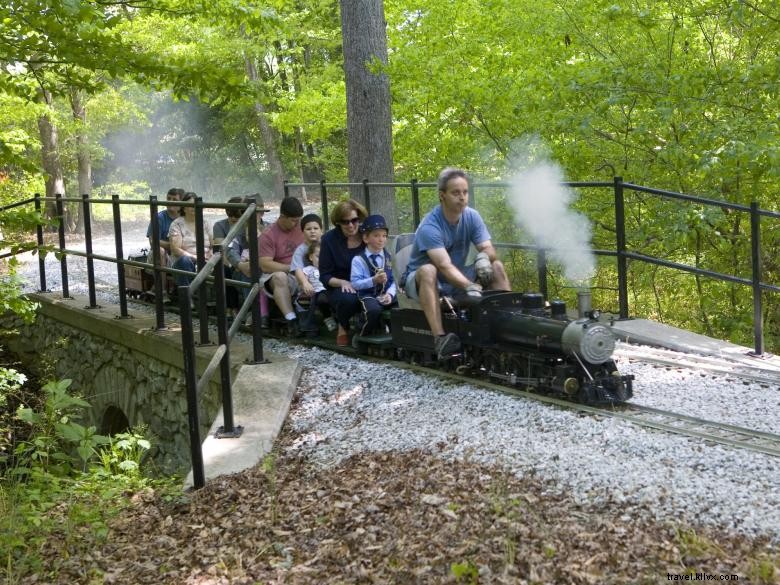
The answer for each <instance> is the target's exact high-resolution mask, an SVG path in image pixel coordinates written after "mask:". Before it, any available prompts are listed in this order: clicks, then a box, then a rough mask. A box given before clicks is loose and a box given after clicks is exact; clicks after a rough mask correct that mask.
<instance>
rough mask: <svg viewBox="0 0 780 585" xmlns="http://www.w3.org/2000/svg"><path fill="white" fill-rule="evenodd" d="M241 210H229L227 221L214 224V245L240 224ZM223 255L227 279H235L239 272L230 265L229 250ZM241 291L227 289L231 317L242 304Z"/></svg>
mask: <svg viewBox="0 0 780 585" xmlns="http://www.w3.org/2000/svg"><path fill="white" fill-rule="evenodd" d="M243 202H244V198H243V197H231V198H230V199H228V203H243ZM241 213H242V210H241V209H235V208H229V209H226V210H225V215H227V217H226V218H225V219H220V220H219V221H218V222H216V223H214V228H213V232H214V233H213V236H214V240H213V244H214V245H217V244H220V243H221V242H222V240H224V239H225V236H227V235H228V232H229V231H230V229H231V228H232V227H233V226H234V225H235V224H236V222H238V220H239V219H240V218H241ZM238 237H240V234H239V236H236V238H234V240H236V239H238ZM223 253H224V254H225V259H224V268H225V278H230V279H235V277H236V275H235V274H234V272H237V270H235V269H234V267H233V265H232V264H231V263H230V258H231V256H230V254H229V253H228V250H224V251H223ZM238 299H239V291H238V289H236V288H235V287H234V286H230V285H228V286H226V287H225V305H226V308H227V311H228V315H229V316H235V314H236V311H237V310H238V308H239V306H240V303H239V300H238Z"/></svg>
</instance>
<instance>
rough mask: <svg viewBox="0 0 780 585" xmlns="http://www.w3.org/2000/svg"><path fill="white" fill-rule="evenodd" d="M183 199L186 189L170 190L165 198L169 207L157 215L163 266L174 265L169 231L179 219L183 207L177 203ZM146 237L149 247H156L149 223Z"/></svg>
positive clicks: (174, 188)
mask: <svg viewBox="0 0 780 585" xmlns="http://www.w3.org/2000/svg"><path fill="white" fill-rule="evenodd" d="M182 197H184V189H179V188H177V187H173V188H171V189H168V194H167V195H166V197H165V200H166V203H167V206H166V208H165V209H163V210H162V211H161V212H159V213H158V214H157V225H159V226H160V264H161V265H162V266H168V265H170V264H171V263H172V261H171V255H170V254H171V243H170V242H169V241H168V230H169V229H171V224H172V223H173V220H174V219H176V218H177V217H179V212H180V211H181V207H179V206H178V205H176V202H177V201H181V198H182ZM146 237H147V238H149V245H150V246H154V242H152V224H151V223H149V227H148V228H146ZM150 254H151V252H150Z"/></svg>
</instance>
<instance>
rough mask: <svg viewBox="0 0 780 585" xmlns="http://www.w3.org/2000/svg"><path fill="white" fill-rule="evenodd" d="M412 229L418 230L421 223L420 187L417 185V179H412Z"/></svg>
mask: <svg viewBox="0 0 780 585" xmlns="http://www.w3.org/2000/svg"><path fill="white" fill-rule="evenodd" d="M412 223H413V224H414V227H413V228H412V231H417V226H419V225H420V187H419V186H418V185H417V179H412Z"/></svg>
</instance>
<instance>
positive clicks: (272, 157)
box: [244, 55, 284, 200]
mask: <svg viewBox="0 0 780 585" xmlns="http://www.w3.org/2000/svg"><path fill="white" fill-rule="evenodd" d="M244 65H245V67H246V74H247V77H249V79H250V81H254V82H256V81H257V80H258V75H257V67H256V66H255V62H254V60H253V59H252V58H251V57H250V56H249V55H244ZM254 107H255V114H256V115H257V127H258V129H259V130H260V136H261V138H262V140H263V146H264V148H265V159H266V161H267V162H268V168H269V169H270V171H271V176H272V178H273V182H274V194H275V195H276V197H277V198H279V199H280V200H281V199H282V197H284V166H283V165H282V160H281V158H279V152H278V151H277V148H276V132H275V131H274V129H273V128H272V127H271V125H270V124H269V123H268V118H267V117H266V114H265V106H264V105H263V104H262V103H261V102H260V101H259V100H256V101H255V106H254Z"/></svg>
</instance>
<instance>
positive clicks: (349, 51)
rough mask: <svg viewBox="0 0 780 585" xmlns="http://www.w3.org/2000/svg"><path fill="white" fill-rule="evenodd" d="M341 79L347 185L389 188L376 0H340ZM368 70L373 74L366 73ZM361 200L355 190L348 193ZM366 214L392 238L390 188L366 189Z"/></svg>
mask: <svg viewBox="0 0 780 585" xmlns="http://www.w3.org/2000/svg"><path fill="white" fill-rule="evenodd" d="M340 6H341V34H342V45H343V50H344V77H345V82H346V86H347V160H348V163H349V181H350V182H351V183H358V182H361V181H362V180H363V179H368V180H369V182H372V183H376V182H383V183H392V182H393V134H392V126H393V119H392V114H391V111H390V80H389V79H388V77H387V75H386V74H385V73H384V72H382V71H376V68H377V65H380V64H381V65H382V66H384V65H386V64H387V37H386V31H385V29H386V26H387V24H386V22H385V13H384V4H383V2H382V0H340ZM372 70H373V71H372ZM354 195H355V196H356V197H359V198H360V200H363V194H362V191H361V190H357V192H355V193H354ZM370 208H371V212H372V213H381V214H382V215H384V216H385V219H386V220H387V222H388V225H389V227H390V229H391V231H392V233H395V232H396V230H397V226H398V221H397V217H396V211H395V195H394V193H393V190H392V189H391V188H381V189H380V188H373V189H371V201H370Z"/></svg>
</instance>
